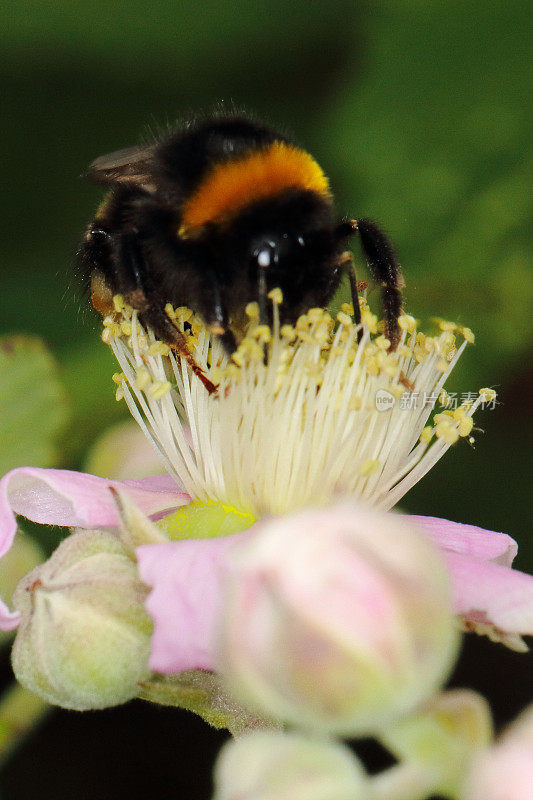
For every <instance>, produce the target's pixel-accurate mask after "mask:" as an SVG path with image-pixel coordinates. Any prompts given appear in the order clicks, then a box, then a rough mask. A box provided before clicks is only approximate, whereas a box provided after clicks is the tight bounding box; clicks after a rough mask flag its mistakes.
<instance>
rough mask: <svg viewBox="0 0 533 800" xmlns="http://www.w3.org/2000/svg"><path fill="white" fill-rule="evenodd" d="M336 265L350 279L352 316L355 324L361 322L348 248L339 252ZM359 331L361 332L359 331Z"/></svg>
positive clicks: (359, 336)
mask: <svg viewBox="0 0 533 800" xmlns="http://www.w3.org/2000/svg"><path fill="white" fill-rule="evenodd" d="M337 264H338V266H339V267H341V269H343V270H344V272H346V274H347V275H348V280H349V281H350V294H351V296H352V305H353V317H354V321H355V324H356V325H360V324H361V307H360V305H359V291H358V290H359V283H358V281H357V277H356V275H355V264H354V263H353V255H352V254H351V253H350V251H349V250H346V251H345V252H344V253H342V254H341V256H340V258H339V260H338V262H337ZM363 286H364V284H363ZM359 333H361V332H359ZM357 338H358V340H360V339H361V335H358V337H357Z"/></svg>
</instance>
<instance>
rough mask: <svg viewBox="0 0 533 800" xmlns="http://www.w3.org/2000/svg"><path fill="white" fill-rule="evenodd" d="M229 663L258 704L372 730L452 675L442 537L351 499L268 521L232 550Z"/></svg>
mask: <svg viewBox="0 0 533 800" xmlns="http://www.w3.org/2000/svg"><path fill="white" fill-rule="evenodd" d="M232 561H233V564H232V566H231V568H230V571H229V579H228V580H227V583H226V602H225V605H224V615H223V619H222V620H221V622H220V642H219V666H220V667H221V669H222V671H223V672H224V673H225V674H226V677H227V680H228V683H229V686H230V689H231V691H232V692H233V693H234V695H235V697H236V698H237V699H238V700H240V701H241V702H243V703H244V704H245V705H246V704H248V705H249V706H251V707H252V708H256V709H257V710H258V711H260V712H262V713H265V714H270V715H271V716H273V717H275V718H279V719H282V720H284V721H288V722H292V723H295V724H298V725H301V726H309V727H312V728H317V729H318V730H320V731H324V732H329V733H334V734H345V735H351V734H356V735H360V734H369V733H375V732H376V731H379V730H381V729H382V728H383V727H384V726H387V725H389V724H390V722H391V721H392V720H394V719H395V718H396V717H398V716H400V715H402V714H404V713H405V712H407V711H409V710H410V709H411V708H412V707H413V706H414V705H415V704H417V703H419V702H420V701H422V700H424V699H426V698H427V697H428V696H429V695H430V694H431V693H432V692H433V691H434V690H435V689H436V688H437V687H438V686H439V685H440V683H441V682H442V681H443V680H444V678H445V677H446V675H447V673H448V670H449V668H450V666H451V664H452V661H453V658H454V656H455V653H456V646H457V635H456V631H455V625H454V621H453V615H452V610H451V605H450V596H449V589H448V582H447V576H446V574H445V570H444V567H443V565H442V563H441V560H440V557H439V556H438V553H437V551H436V550H435V549H434V547H433V546H432V545H431V544H430V543H429V541H427V540H426V539H425V537H423V536H422V535H421V534H420V533H418V531H417V530H416V529H414V528H413V527H412V526H411V525H409V524H408V523H407V522H406V521H405V520H404V519H402V518H401V517H399V516H397V515H394V514H380V513H376V512H371V511H367V510H363V509H361V508H358V507H355V506H351V505H347V504H346V505H341V506H337V507H335V508H331V509H323V510H318V511H305V512H301V513H299V514H296V515H293V516H290V517H284V518H281V519H274V520H271V521H269V522H267V523H265V524H264V525H263V526H262V528H260V529H259V531H258V532H257V534H256V535H255V536H253V537H250V539H249V541H248V542H244V543H243V545H242V547H240V548H239V550H238V551H235V552H234V553H233V554H232Z"/></svg>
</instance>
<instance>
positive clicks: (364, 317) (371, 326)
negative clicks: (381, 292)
mask: <svg viewBox="0 0 533 800" xmlns="http://www.w3.org/2000/svg"><path fill="white" fill-rule="evenodd" d="M361 321H362V323H363V325H365V326H366V327H367V328H368V330H369V331H370V333H377V329H378V327H377V326H378V318H377V317H376V315H375V314H372V312H371V311H369V310H368V308H362V309H361Z"/></svg>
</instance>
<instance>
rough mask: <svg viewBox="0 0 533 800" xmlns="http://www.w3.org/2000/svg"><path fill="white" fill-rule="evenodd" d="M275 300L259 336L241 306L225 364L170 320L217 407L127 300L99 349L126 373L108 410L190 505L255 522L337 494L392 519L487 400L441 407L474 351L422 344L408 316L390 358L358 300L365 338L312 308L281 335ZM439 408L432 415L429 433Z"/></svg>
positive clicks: (187, 315) (450, 336)
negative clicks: (118, 408) (454, 374)
mask: <svg viewBox="0 0 533 800" xmlns="http://www.w3.org/2000/svg"><path fill="white" fill-rule="evenodd" d="M271 300H272V303H273V325H272V330H270V328H268V327H267V326H262V325H258V324H257V322H258V321H257V314H256V311H257V309H256V307H255V304H253V303H252V304H250V306H249V307H247V309H246V310H247V314H248V316H249V318H250V327H249V331H248V334H247V336H246V337H245V339H244V340H243V341H242V342H241V344H240V345H239V347H238V349H237V352H236V353H234V354H233V356H232V357H231V358H229V357H228V356H227V354H226V353H225V351H224V349H223V348H222V346H221V344H220V342H219V340H218V339H217V338H216V337H213V336H211V335H210V334H209V332H208V331H207V330H206V329H205V327H204V326H203V325H202V323H201V321H200V320H199V319H198V318H197V317H196V316H195V315H193V314H192V312H191V311H190V310H189V309H185V308H180V309H173V308H171V307H170V306H168V307H167V309H166V311H167V314H168V316H169V318H170V319H172V320H173V321H174V324H176V326H177V327H178V328H179V329H180V330H181V331H182V332H183V333H185V335H186V336H187V340H188V344H189V347H190V350H191V352H192V353H193V355H194V358H195V360H196V362H197V364H198V365H199V366H200V367H201V369H202V370H203V371H204V372H205V374H206V376H207V377H208V378H209V379H210V380H211V381H213V382H214V383H216V384H218V391H217V393H216V395H212V394H209V393H208V392H207V391H206V390H205V387H204V386H203V385H202V383H201V381H200V380H199V379H198V377H197V376H196V375H194V374H192V373H191V372H190V369H189V367H188V366H187V364H186V362H185V360H184V359H183V358H180V357H176V355H175V354H174V353H173V352H172V351H171V350H170V348H169V347H168V346H167V345H166V344H164V343H162V342H158V341H157V339H156V337H155V335H154V334H153V332H152V331H151V330H145V329H144V328H143V327H142V326H141V324H140V323H139V320H138V317H137V313H136V312H135V311H133V310H132V309H131V308H129V307H128V306H127V305H126V304H125V303H124V302H123V301H122V300H120V301H117V302H116V303H115V309H116V314H115V315H114V316H110V317H107V318H106V320H104V328H105V330H104V336H103V338H104V341H106V342H107V343H109V344H110V346H111V348H112V350H113V352H114V354H115V356H116V358H117V361H118V362H119V365H120V369H121V370H122V372H121V373H118V374H115V375H114V376H113V379H114V381H115V383H117V384H118V389H117V397H124V399H125V401H126V403H127V405H128V408H129V409H130V411H131V413H132V415H133V417H134V418H135V419H136V420H137V422H138V423H139V425H140V426H141V428H142V430H143V431H144V433H145V434H146V435H147V436H148V437H149V439H150V441H151V442H152V443H153V445H154V446H155V447H156V449H157V450H158V452H159V454H160V455H161V458H162V459H163V462H164V464H165V466H166V468H167V470H168V472H169V473H170V474H171V475H172V476H173V477H174V478H175V479H176V481H177V482H178V483H180V484H181V485H182V486H183V487H184V489H185V491H187V492H188V493H189V494H190V495H191V496H192V497H193V498H194V499H196V500H201V501H218V502H222V503H226V504H230V505H232V506H234V507H236V508H240V509H242V510H243V511H246V512H251V513H253V514H254V515H256V516H261V515H264V514H272V513H284V512H288V511H293V510H295V509H297V508H301V507H305V506H308V505H315V506H317V505H324V504H327V503H330V502H331V501H332V499H333V498H334V497H336V496H339V495H341V496H351V497H355V498H361V499H363V500H365V501H366V502H368V503H369V504H371V505H374V506H378V507H380V508H383V509H390V508H391V507H392V506H394V505H395V504H396V503H397V502H398V501H399V500H400V499H401V498H402V497H403V495H404V494H405V493H406V492H407V491H409V489H410V488H411V487H412V486H413V485H414V484H415V483H417V482H418V481H419V480H420V479H421V478H422V477H423V476H424V475H425V474H426V472H428V470H430V469H431V467H432V466H433V465H434V464H435V463H436V462H437V461H438V459H439V458H440V457H441V456H442V455H443V454H444V453H445V452H446V451H447V450H448V448H449V447H450V446H451V445H452V444H453V443H454V442H455V441H457V440H458V439H459V438H461V437H463V438H469V437H470V434H471V430H472V424H473V423H472V419H471V417H472V415H473V413H474V412H475V411H476V409H477V408H478V406H479V405H480V404H481V403H485V402H488V401H490V400H493V398H494V393H492V394H491V392H492V390H489V389H484V390H481V392H480V394H479V396H478V398H477V399H476V400H475V401H474V402H465V403H463V404H461V405H460V406H459V407H458V408H456V409H455V410H450V409H449V408H446V402H447V398H448V396H447V395H446V393H445V392H444V391H443V387H444V383H445V381H446V379H447V378H448V376H449V374H450V373H451V371H452V370H453V368H454V366H455V364H456V363H457V361H458V359H459V358H460V356H461V354H462V352H463V350H464V348H465V346H466V344H467V342H468V341H473V334H472V332H471V331H470V330H469V329H467V328H465V329H462V328H459V327H457V326H455V325H453V324H452V323H445V322H443V321H442V320H439V321H438V324H439V327H440V334H439V335H437V336H435V337H429V336H425V335H424V334H422V333H420V332H417V330H416V324H415V320H414V319H413V318H412V317H408V316H407V315H404V316H403V317H401V318H400V327H401V330H402V334H401V338H400V342H399V345H398V347H397V348H396V350H395V351H393V352H390V342H389V341H388V340H387V339H386V338H385V337H384V336H383V334H380V333H379V332H378V331H379V328H380V324H379V323H378V322H377V319H376V317H375V316H374V315H373V314H371V313H370V311H369V309H368V307H367V304H366V301H364V300H362V302H361V313H362V324H361V325H360V326H356V325H355V324H354V322H353V319H352V317H351V316H350V315H349V314H348V313H347V312H348V311H351V310H352V309H351V308H350V307H349V306H345V307H343V310H342V311H341V312H340V313H339V315H338V316H337V321H336V322H335V321H334V320H333V319H332V318H331V316H330V315H329V314H328V313H327V312H326V311H323V310H322V309H310V311H309V312H308V313H307V314H305V315H303V316H302V317H300V318H299V319H298V320H297V322H296V324H295V325H294V326H287V325H284V326H280V320H279V308H278V307H279V304H280V302H281V293H279V292H277V293H274V292H272V293H271ZM457 333H459V334H461V335H462V336H463V341H462V343H461V344H460V345H459V346H456V341H455V337H456V334H457ZM358 339H359V341H358ZM265 354H266V356H265ZM437 398H438V401H437ZM430 399H432V400H433V402H430ZM436 402H440V403H441V406H442V409H441V413H436V414H435V415H434V416H433V418H432V421H429V420H430V416H431V414H432V411H433V408H434V407H435V403H436ZM437 410H439V409H438V408H437Z"/></svg>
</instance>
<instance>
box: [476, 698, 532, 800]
mask: <svg viewBox="0 0 533 800" xmlns="http://www.w3.org/2000/svg"><path fill="white" fill-rule="evenodd" d="M463 796H464V800H531V797H532V796H533V705H531V706H529V708H528V709H526V711H524V712H523V713H522V714H521V715H520V717H519V718H518V720H517V721H516V722H515V723H514V724H513V725H511V727H510V728H509V729H508V731H507V733H506V734H505V735H504V736H503V737H502V739H501V741H500V742H499V744H497V745H496V746H495V747H491V748H489V749H487V750H486V751H485V752H484V753H483V754H482V755H480V756H479V757H478V758H477V759H476V761H475V762H474V764H473V766H472V769H471V771H470V774H469V775H468V778H467V781H466V788H465V792H464V795H463Z"/></svg>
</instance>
